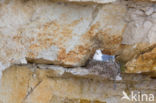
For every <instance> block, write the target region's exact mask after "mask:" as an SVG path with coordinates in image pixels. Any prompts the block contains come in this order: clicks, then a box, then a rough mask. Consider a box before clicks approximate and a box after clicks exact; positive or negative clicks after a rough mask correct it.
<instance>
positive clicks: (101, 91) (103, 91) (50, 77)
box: [0, 65, 156, 103]
mask: <svg viewBox="0 0 156 103" xmlns="http://www.w3.org/2000/svg"><path fill="white" fill-rule="evenodd" d="M83 69H85V68H79V71H80V70H82V71H83ZM63 71H64V72H63ZM71 71H72V69H71V70H66V69H65V68H62V67H58V66H57V67H56V66H48V65H27V66H17V65H16V66H12V67H10V68H9V69H6V70H5V71H4V75H3V78H2V80H1V85H0V103H132V101H127V100H123V101H121V97H122V96H123V94H122V91H123V90H124V91H125V92H127V93H128V92H130V91H136V90H138V91H141V92H144V93H152V94H154V95H155V96H156V94H155V90H156V80H151V79H150V78H148V77H146V76H143V75H126V74H125V75H123V80H122V81H118V82H117V83H116V85H117V87H116V89H113V84H114V83H113V81H108V80H104V79H103V78H102V77H101V76H100V75H98V76H96V75H94V74H93V75H92V74H87V73H86V74H81V73H80V72H79V73H78V69H75V71H74V72H71ZM75 73H78V74H75ZM82 73H84V72H82ZM142 103H144V102H142ZM146 103H147V102H146ZM151 103H152V102H151Z"/></svg>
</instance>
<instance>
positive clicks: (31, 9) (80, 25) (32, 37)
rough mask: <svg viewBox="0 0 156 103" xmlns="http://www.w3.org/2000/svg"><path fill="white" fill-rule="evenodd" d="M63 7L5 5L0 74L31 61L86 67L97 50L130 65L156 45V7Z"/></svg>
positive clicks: (6, 0) (121, 3)
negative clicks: (5, 69) (9, 68)
mask: <svg viewBox="0 0 156 103" xmlns="http://www.w3.org/2000/svg"><path fill="white" fill-rule="evenodd" d="M63 1H67V2H63ZM63 1H62V0H59V1H57V0H40V1H38V0H1V1H0V9H1V10H0V70H3V69H4V68H6V67H8V66H9V65H10V64H19V63H27V61H29V62H33V63H44V64H57V65H63V66H70V67H74V66H83V65H84V64H85V63H86V61H87V60H88V58H90V57H91V56H92V54H93V53H94V51H95V49H97V48H101V49H102V50H103V53H106V54H113V55H118V56H117V58H118V59H119V60H120V61H123V62H124V63H127V62H130V61H134V60H135V59H136V56H138V55H142V54H140V53H141V52H142V51H145V50H146V49H148V48H151V46H153V45H154V44H155V43H156V35H155V34H156V4H155V3H152V2H141V1H137V2H136V1H135V0H132V1H131V0H128V1H127V0H126V1H125V0H117V1H115V0H63ZM72 1H77V2H79V3H77V2H74V3H72ZM83 2H95V3H84V4H83ZM108 2H111V3H108ZM98 3H101V4H98ZM105 3H106V4H105ZM140 45H141V46H142V47H141V46H140ZM154 55H155V54H154ZM148 59H150V58H148ZM26 60H27V61H26ZM153 61H154V62H155V59H153ZM139 63H142V62H139ZM128 64H132V63H128ZM128 64H127V68H129V67H128V66H129V65H128ZM139 65H142V64H139ZM154 65H155V64H154ZM154 65H153V68H154ZM149 70H151V69H149ZM127 71H130V70H129V69H128V70H127ZM139 71H141V70H139ZM134 72H135V71H134Z"/></svg>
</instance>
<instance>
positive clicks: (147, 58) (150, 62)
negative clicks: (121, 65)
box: [126, 46, 156, 73]
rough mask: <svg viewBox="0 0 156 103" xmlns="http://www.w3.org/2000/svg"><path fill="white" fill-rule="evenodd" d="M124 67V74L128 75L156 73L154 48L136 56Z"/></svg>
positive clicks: (155, 51)
mask: <svg viewBox="0 0 156 103" xmlns="http://www.w3.org/2000/svg"><path fill="white" fill-rule="evenodd" d="M126 66H127V69H126V72H128V73H142V72H156V48H155V46H154V47H153V48H149V49H147V50H146V51H144V52H142V53H140V54H139V55H136V56H135V57H134V58H133V59H132V60H131V61H129V62H128V63H127V64H126Z"/></svg>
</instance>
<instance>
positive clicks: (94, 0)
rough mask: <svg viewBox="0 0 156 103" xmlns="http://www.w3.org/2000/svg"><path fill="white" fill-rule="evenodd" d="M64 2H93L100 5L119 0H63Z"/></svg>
mask: <svg viewBox="0 0 156 103" xmlns="http://www.w3.org/2000/svg"><path fill="white" fill-rule="evenodd" d="M63 1H70V2H81V3H82V2H93V3H100V4H105V3H111V2H115V1H117V0H63Z"/></svg>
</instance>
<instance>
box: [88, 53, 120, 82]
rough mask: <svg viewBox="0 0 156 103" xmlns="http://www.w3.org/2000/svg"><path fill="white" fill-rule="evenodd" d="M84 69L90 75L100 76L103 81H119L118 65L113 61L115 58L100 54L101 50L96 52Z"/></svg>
mask: <svg viewBox="0 0 156 103" xmlns="http://www.w3.org/2000/svg"><path fill="white" fill-rule="evenodd" d="M86 68H87V69H88V70H89V71H90V72H91V73H95V74H98V75H101V76H102V77H103V78H105V79H110V80H117V79H118V80H121V78H120V65H119V64H118V63H117V62H116V61H115V56H114V55H106V54H102V52H101V50H96V52H95V54H94V56H93V59H91V60H89V62H88V64H87V66H86Z"/></svg>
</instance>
